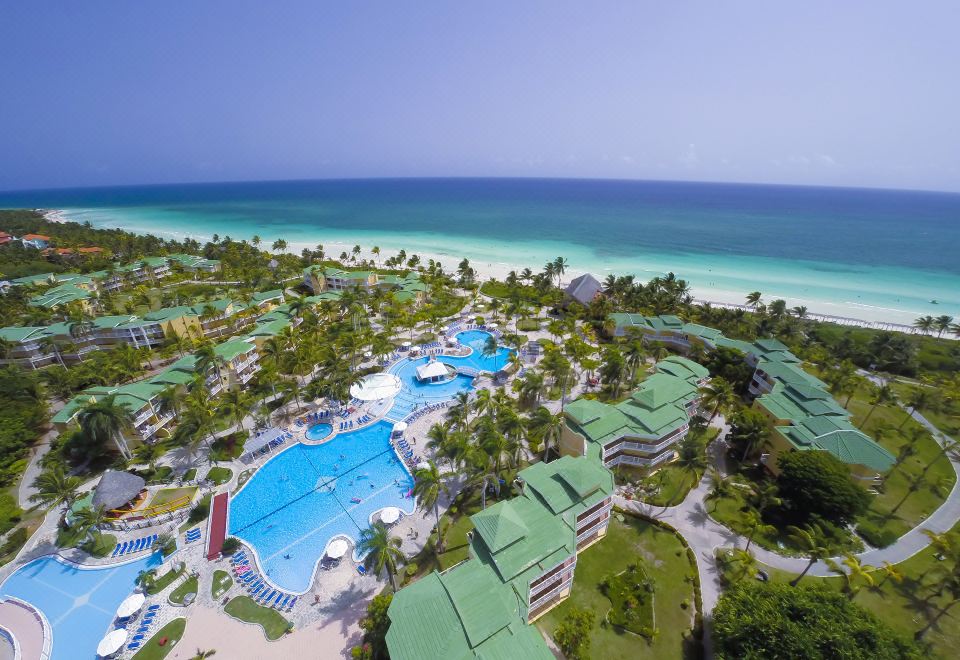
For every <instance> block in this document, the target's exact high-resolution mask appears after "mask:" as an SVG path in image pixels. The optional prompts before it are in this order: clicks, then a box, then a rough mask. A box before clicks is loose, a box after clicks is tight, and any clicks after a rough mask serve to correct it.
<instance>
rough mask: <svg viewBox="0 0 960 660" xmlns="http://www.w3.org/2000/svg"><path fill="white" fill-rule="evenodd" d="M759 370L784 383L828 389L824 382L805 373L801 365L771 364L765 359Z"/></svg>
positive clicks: (758, 366)
mask: <svg viewBox="0 0 960 660" xmlns="http://www.w3.org/2000/svg"><path fill="white" fill-rule="evenodd" d="M757 368H758V369H762V370H763V371H764V372H766V373H767V374H768V375H769V376H770V377H771V378H775V379H777V380H779V381H780V382H782V383H790V384H793V385H809V386H812V387H817V388H825V387H826V384H825V383H824V382H823V381H822V380H820V379H819V378H817V377H816V376H814V375H813V374H810V373H807V372H806V371H804V370H803V368H802V367H801V366H800V365H799V364H795V363H791V362H770V361H768V360H766V359H764V360H762V361H761V362H760V363H759V364H758V365H757Z"/></svg>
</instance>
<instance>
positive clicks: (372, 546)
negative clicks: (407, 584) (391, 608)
mask: <svg viewBox="0 0 960 660" xmlns="http://www.w3.org/2000/svg"><path fill="white" fill-rule="evenodd" d="M401 543H402V541H401V540H400V538H398V537H396V536H391V535H390V529H389V528H388V527H387V526H386V525H384V524H383V523H382V522H376V523H374V524H373V525H372V526H371V527H368V528H367V529H365V530H363V531H362V532H361V533H360V542H359V543H357V554H360V555H364V558H363V567H364V568H366V569H367V570H368V571H371V572H372V573H373V574H374V575H380V573H381V572H382V571H383V570H384V569H386V571H387V577H389V578H390V586H391V587H393V590H394V592H396V590H397V577H396V575H397V566H398V564H400V563H401V562H403V561H405V560H406V558H405V557H404V555H403V551H402V550H400V545H401Z"/></svg>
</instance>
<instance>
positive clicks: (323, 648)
mask: <svg viewBox="0 0 960 660" xmlns="http://www.w3.org/2000/svg"><path fill="white" fill-rule="evenodd" d="M366 605H367V603H366V601H365V600H361V601H360V602H358V603H355V604H354V605H352V606H348V607H346V608H345V609H343V610H342V611H340V612H338V613H337V614H335V615H333V616H331V617H327V618H324V619H323V620H322V621H320V622H315V623H312V624H309V625H308V626H306V627H305V628H300V629H297V630H295V631H294V632H293V633H291V634H289V635H286V636H285V637H282V638H280V639H279V640H277V641H275V642H268V641H267V639H266V637H264V635H263V629H262V628H260V626H255V625H251V624H246V623H241V622H239V621H237V620H236V619H232V618H231V617H229V616H227V615H226V614H224V613H223V611H222V610H219V609H216V610H215V609H210V608H206V607H201V606H196V607H194V608H193V609H192V610H191V611H190V614H189V615H188V618H187V628H186V630H185V631H184V635H183V639H181V640H180V642H178V643H177V647H176V648H175V649H174V650H173V652H171V653H170V655H168V656H167V657H168V658H170V659H172V660H189V658H192V657H193V656H194V655H195V654H196V652H197V649H203V650H210V649H215V650H216V651H217V655H216V657H218V658H220V657H223V658H242V659H244V660H246V659H250V660H259V659H260V658H297V657H300V658H349V657H350V648H351V647H353V646H354V645H356V644H359V643H360V637H361V634H362V631H361V630H360V627H359V626H358V625H357V622H358V621H359V620H360V617H362V616H363V614H364V613H365V611H366Z"/></svg>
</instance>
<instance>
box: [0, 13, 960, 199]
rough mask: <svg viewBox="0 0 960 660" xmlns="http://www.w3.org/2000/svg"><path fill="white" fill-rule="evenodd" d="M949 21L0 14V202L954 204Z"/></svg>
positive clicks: (952, 16)
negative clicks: (526, 187)
mask: <svg viewBox="0 0 960 660" xmlns="http://www.w3.org/2000/svg"><path fill="white" fill-rule="evenodd" d="M958 24H960V3H957V2H956V1H955V0H928V1H926V2H922V3H909V2H888V1H884V0H873V1H861V0H844V1H843V2H836V1H835V0H833V1H831V2H821V1H820V0H806V1H805V2H794V3H785V2H770V1H769V0H750V1H748V0H742V1H737V0H730V1H727V2H714V1H706V0H705V1H703V2H682V1H678V2H662V1H659V0H658V1H646V0H642V1H641V0H636V1H632V2H556V1H554V2H534V1H530V2H516V1H510V2H499V1H490V2H482V3H480V2H471V3H466V2H431V1H420V2H386V1H384V2H362V1H351V2H336V3H334V2H324V3H321V2H316V1H305V0H304V1H299V0H286V1H284V2H271V3H263V2H243V1H238V0H232V1H230V2H202V1H200V2H189V3H187V2H183V3H176V2H174V3H171V2H162V3H161V2H147V1H144V2H119V1H117V2H102V1H101V2H97V1H91V2H83V3H77V2H42V1H38V2H5V3H3V5H2V7H0V90H2V92H3V98H2V102H0V189H16V188H34V187H63V186H89V185H107V184H124V183H163V182H191V181H225V180H251V179H293V178H337V177H379V176H562V177H609V178H636V179H686V180H711V181H756V182H781V183H798V184H824V185H851V186H877V187H902V188H926V189H939V190H954V191H957V190H960V130H958V123H960V120H958V116H960V85H958V83H957V66H958V63H960V39H957V38H956V26H957V25H958Z"/></svg>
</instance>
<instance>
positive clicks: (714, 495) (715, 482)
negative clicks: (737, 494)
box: [703, 467, 733, 511]
mask: <svg viewBox="0 0 960 660" xmlns="http://www.w3.org/2000/svg"><path fill="white" fill-rule="evenodd" d="M708 479H710V490H709V491H708V492H707V494H706V496H705V497H704V498H703V499H704V500H706V501H711V500H712V501H713V508H712V509H711V511H716V510H717V504H718V503H719V500H721V499H722V498H724V497H729V496H730V495H732V494H733V482H732V481H731V480H730V477H727V476H725V475H724V474H723V473H722V472H720V470H718V469H717V468H716V467H711V468H710V472H709V475H708Z"/></svg>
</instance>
